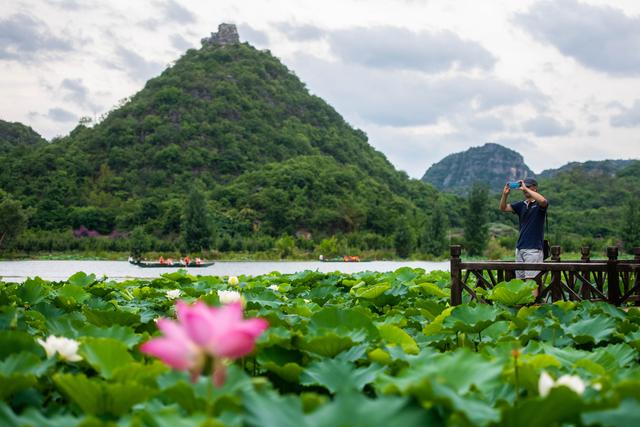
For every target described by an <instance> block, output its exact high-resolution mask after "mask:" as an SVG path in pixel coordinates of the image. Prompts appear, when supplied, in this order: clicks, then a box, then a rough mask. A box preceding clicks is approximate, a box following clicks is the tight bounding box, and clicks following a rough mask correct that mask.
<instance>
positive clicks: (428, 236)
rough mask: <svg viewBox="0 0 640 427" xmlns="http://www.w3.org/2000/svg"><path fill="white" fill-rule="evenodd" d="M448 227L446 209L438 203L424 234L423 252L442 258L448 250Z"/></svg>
mask: <svg viewBox="0 0 640 427" xmlns="http://www.w3.org/2000/svg"><path fill="white" fill-rule="evenodd" d="M447 227H448V221H447V217H446V215H445V212H444V207H443V206H442V204H441V203H439V202H436V203H434V207H433V212H432V213H431V217H430V218H429V220H428V221H427V222H426V223H425V227H424V229H423V232H422V239H421V246H422V250H423V251H424V252H426V253H428V254H430V255H435V256H441V255H442V254H443V253H444V252H445V251H446V249H447V243H448V242H447Z"/></svg>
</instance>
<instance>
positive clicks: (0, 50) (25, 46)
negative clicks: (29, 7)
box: [0, 13, 73, 62]
mask: <svg viewBox="0 0 640 427" xmlns="http://www.w3.org/2000/svg"><path fill="white" fill-rule="evenodd" d="M71 50H73V43H72V42H71V40H69V39H67V38H65V37H59V36H57V35H55V34H54V33H53V32H52V31H51V30H50V29H49V27H48V26H47V25H46V24H45V22H44V21H42V20H40V19H37V18H34V17H32V16H30V15H27V14H25V13H18V14H15V15H12V16H10V17H8V18H4V19H0V60H3V59H12V60H16V61H23V62H32V61H35V62H42V61H43V60H46V59H47V58H50V57H51V56H52V55H59V54H62V53H64V52H68V51H71Z"/></svg>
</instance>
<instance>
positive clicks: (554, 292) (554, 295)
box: [539, 246, 562, 301]
mask: <svg viewBox="0 0 640 427" xmlns="http://www.w3.org/2000/svg"><path fill="white" fill-rule="evenodd" d="M551 261H553V262H560V246H551ZM561 278H562V272H560V271H553V272H552V273H551V301H560V300H561V299H562V285H561V284H560V283H561V282H560V280H561ZM541 285H542V284H540V286H539V289H540V290H542V286H541Z"/></svg>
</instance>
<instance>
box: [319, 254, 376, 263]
mask: <svg viewBox="0 0 640 427" xmlns="http://www.w3.org/2000/svg"><path fill="white" fill-rule="evenodd" d="M320 261H322V262H367V261H368V260H361V259H360V257H359V256H357V255H345V256H341V257H336V258H324V257H321V258H320Z"/></svg>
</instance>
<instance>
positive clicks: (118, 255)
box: [0, 251, 633, 262]
mask: <svg viewBox="0 0 640 427" xmlns="http://www.w3.org/2000/svg"><path fill="white" fill-rule="evenodd" d="M161 255H162V256H163V257H164V258H169V257H171V258H174V259H179V258H180V256H181V255H180V253H178V252H151V253H148V254H145V255H144V257H143V258H145V259H147V260H154V259H158V258H159V257H160V256H161ZM189 255H190V256H192V257H193V256H200V257H202V258H203V259H210V260H215V261H248V262H251V261H271V262H279V261H283V262H287V261H289V262H293V261H319V258H318V257H319V255H316V254H314V253H297V254H292V255H289V256H286V257H280V256H279V255H278V253H277V252H274V251H266V252H224V253H221V252H217V251H211V252H204V253H200V254H195V255H194V254H189ZM345 255H358V256H359V257H360V259H361V260H362V261H394V262H403V261H406V262H413V261H426V262H444V261H448V260H449V257H434V256H430V255H425V254H416V255H414V256H410V257H407V258H400V257H398V256H395V255H394V254H393V253H392V252H391V251H389V252H386V251H372V252H361V253H358V254H345ZM128 257H129V252H112V251H83V252H38V253H28V254H27V253H24V252H13V253H6V254H2V256H0V261H126V260H127V259H128ZM580 258H581V254H580V253H579V252H568V253H562V254H561V259H562V260H565V261H566V260H579V259H580ZM462 259H464V260H467V261H476V260H478V261H479V260H491V261H511V260H513V257H512V256H508V255H503V256H500V257H486V256H464V255H463V257H462ZM591 259H592V260H595V259H606V256H605V253H604V252H603V253H600V251H595V252H593V253H592V254H591ZM619 259H623V260H624V259H633V256H631V255H629V254H627V253H621V254H620V258H619Z"/></svg>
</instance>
